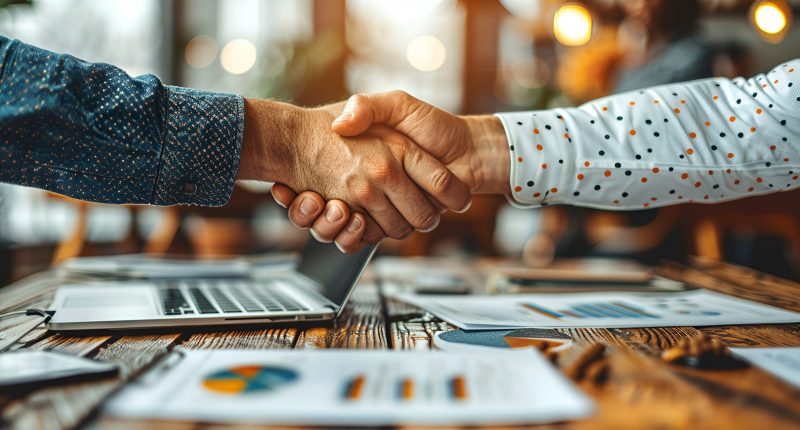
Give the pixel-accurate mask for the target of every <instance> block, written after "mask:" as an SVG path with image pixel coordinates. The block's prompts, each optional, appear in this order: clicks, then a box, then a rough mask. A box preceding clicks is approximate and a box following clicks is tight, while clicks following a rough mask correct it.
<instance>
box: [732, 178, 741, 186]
mask: <svg viewBox="0 0 800 430" xmlns="http://www.w3.org/2000/svg"><path fill="white" fill-rule="evenodd" d="M741 183H742V181H740V180H738V179H737V180H735V181H733V185H739V184H741Z"/></svg>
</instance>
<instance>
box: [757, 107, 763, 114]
mask: <svg viewBox="0 0 800 430" xmlns="http://www.w3.org/2000/svg"><path fill="white" fill-rule="evenodd" d="M761 112H764V111H763V110H761V108H758V109H756V113H757V114H759V115H761Z"/></svg>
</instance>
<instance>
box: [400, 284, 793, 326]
mask: <svg viewBox="0 0 800 430" xmlns="http://www.w3.org/2000/svg"><path fill="white" fill-rule="evenodd" d="M392 297H393V298H396V299H398V300H401V301H404V302H407V303H410V304H412V305H414V306H417V307H419V308H422V309H424V310H426V311H428V312H430V313H432V314H433V315H435V316H437V317H439V318H441V319H443V320H445V321H447V322H449V323H450V324H453V325H455V326H457V327H459V328H462V329H464V330H500V329H513V328H520V327H539V328H552V327H565V328H569V327H609V328H610V327H617V328H620V327H671V326H711V325H732V324H775V323H797V322H800V313H797V312H791V311H787V310H784V309H780V308H776V307H772V306H767V305H763V304H760V303H756V302H752V301H749V300H743V299H739V298H736V297H732V296H728V295H725V294H721V293H716V292H712V291H708V290H691V291H681V292H667V293H631V292H597V293H570V294H514V295H502V296H478V295H474V296H452V295H450V296H446V295H443V296H434V295H427V294H425V295H414V294H396V295H393V296H392Z"/></svg>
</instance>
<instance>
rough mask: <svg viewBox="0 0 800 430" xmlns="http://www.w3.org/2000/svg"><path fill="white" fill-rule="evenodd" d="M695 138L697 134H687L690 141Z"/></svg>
mask: <svg viewBox="0 0 800 430" xmlns="http://www.w3.org/2000/svg"><path fill="white" fill-rule="evenodd" d="M695 137H697V133H695V132H691V133H689V138H690V139H694V138H695Z"/></svg>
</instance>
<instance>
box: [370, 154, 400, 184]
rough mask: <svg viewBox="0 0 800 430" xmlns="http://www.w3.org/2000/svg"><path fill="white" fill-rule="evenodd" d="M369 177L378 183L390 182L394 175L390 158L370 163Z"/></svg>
mask: <svg viewBox="0 0 800 430" xmlns="http://www.w3.org/2000/svg"><path fill="white" fill-rule="evenodd" d="M368 172H369V175H370V176H371V177H372V178H373V179H374V180H377V181H380V182H382V181H389V180H391V179H392V177H393V175H394V165H393V164H392V163H391V162H390V161H389V159H388V158H378V159H375V160H373V161H371V162H370V163H369V170H368Z"/></svg>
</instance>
